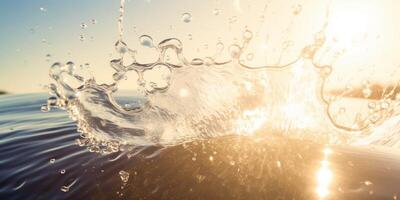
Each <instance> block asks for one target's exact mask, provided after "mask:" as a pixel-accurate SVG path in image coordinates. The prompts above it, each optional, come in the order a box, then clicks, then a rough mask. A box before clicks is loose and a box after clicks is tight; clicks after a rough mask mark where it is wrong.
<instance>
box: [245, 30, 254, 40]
mask: <svg viewBox="0 0 400 200" xmlns="http://www.w3.org/2000/svg"><path fill="white" fill-rule="evenodd" d="M252 37H253V33H252V32H251V31H249V30H245V31H244V32H243V38H244V40H246V41H248V40H251V38H252Z"/></svg>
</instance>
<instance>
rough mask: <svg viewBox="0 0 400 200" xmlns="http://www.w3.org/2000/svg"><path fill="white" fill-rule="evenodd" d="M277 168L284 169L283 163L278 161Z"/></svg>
mask: <svg viewBox="0 0 400 200" xmlns="http://www.w3.org/2000/svg"><path fill="white" fill-rule="evenodd" d="M276 166H277V167H278V168H281V167H282V163H281V161H279V160H278V161H276Z"/></svg>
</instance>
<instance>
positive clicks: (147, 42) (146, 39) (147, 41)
mask: <svg viewBox="0 0 400 200" xmlns="http://www.w3.org/2000/svg"><path fill="white" fill-rule="evenodd" d="M139 41H140V44H141V45H142V46H145V47H149V48H152V47H154V44H153V38H151V37H150V36H148V35H142V36H140V37H139Z"/></svg>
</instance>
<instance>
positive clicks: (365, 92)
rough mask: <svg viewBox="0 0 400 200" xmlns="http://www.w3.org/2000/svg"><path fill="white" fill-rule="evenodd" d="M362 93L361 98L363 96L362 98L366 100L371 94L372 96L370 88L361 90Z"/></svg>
mask: <svg viewBox="0 0 400 200" xmlns="http://www.w3.org/2000/svg"><path fill="white" fill-rule="evenodd" d="M362 93H363V96H364V98H368V97H370V96H371V94H372V90H371V88H368V87H367V88H364V89H363V90H362Z"/></svg>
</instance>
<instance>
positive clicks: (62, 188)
mask: <svg viewBox="0 0 400 200" xmlns="http://www.w3.org/2000/svg"><path fill="white" fill-rule="evenodd" d="M61 191H63V192H68V191H69V187H68V186H65V185H64V186H62V187H61Z"/></svg>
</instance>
